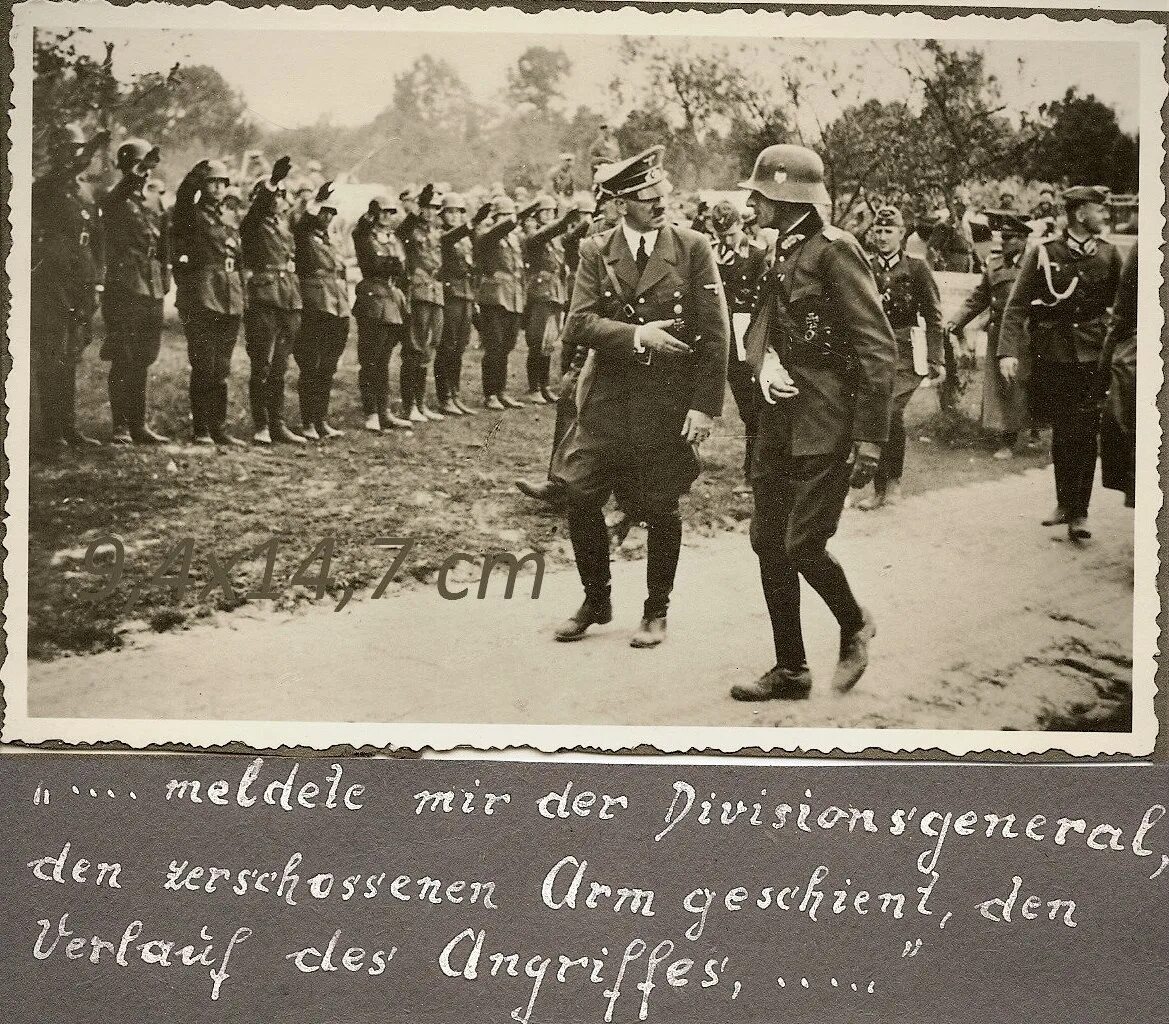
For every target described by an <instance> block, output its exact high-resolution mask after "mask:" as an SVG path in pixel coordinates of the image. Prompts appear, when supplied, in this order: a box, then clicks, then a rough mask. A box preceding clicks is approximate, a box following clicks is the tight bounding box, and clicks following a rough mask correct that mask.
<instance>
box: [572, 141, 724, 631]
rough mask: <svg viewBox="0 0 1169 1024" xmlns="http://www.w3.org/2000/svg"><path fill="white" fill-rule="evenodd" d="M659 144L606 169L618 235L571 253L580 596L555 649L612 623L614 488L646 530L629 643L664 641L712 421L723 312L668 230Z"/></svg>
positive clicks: (715, 290) (686, 237)
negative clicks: (578, 349)
mask: <svg viewBox="0 0 1169 1024" xmlns="http://www.w3.org/2000/svg"><path fill="white" fill-rule="evenodd" d="M663 148H664V147H662V146H654V147H653V148H652V149H649V150H647V151H645V152H644V153H639V154H638V155H637V156H634V157H631V158H630V159H628V160H626V161H623V162H621V163H619V164H616V165H613V166H612V167H610V168H609V172H608V173H607V174H606V176H605V178H604V180H602V181H600V182H599V184H600V186H601V188H602V189H604V191H605V193H606V194H607V195H608V196H611V197H612V198H613V201H614V205H615V206H616V209H617V211H618V213H619V214H620V217H621V221H620V225H619V226H618V227H616V228H614V229H612V230H610V231H607V232H604V233H602V234H600V235H595V236H592V237H590V238H586V239H585V240H584V241H582V242H581V245H580V266H579V267H578V269H577V275H576V283H575V285H574V288H573V294H572V307H571V310H570V312H569V317H568V324H567V326H566V333H567V334H568V336H569V337H570V338H572V339H573V341H574V343H576V344H579V345H583V346H585V347H587V348H588V349H590V350H591V351H590V353H589V357H588V361H587V362H586V364H585V367H584V369H583V370H582V372H581V379H580V382H579V385H578V396H579V397H578V408H579V415H578V418H577V421H576V423H575V424H574V425H573V427H572V429H571V430H570V431H569V433H568V435H567V436H566V437H565V439H564V440H563V441H562V442H561V444H560V447H559V448H558V449H557V453H556V472H557V474H558V476H559V478H560V480H561V481H562V483H563V486H564V491H565V496H566V500H567V504H568V525H569V534H570V536H571V538H572V547H573V553H574V555H575V557H576V566H577V571H578V572H579V573H580V579H581V583H582V584H583V586H584V592H585V599H584V603H583V604H582V605H581V606H580V608H579V609H578V610H577V611H576V613H575V614H574V615H572V616H571V617H570V618H569V619H568V620H567V621H566V622H564V623H563V624H562V625H561V626H559V627H558V628H557V630H556V634H555V635H556V639H557V640H561V641H569V640H579V639H580V638H581V637H583V636H584V635H585V632H586V630H588V628H589V627H590V626H592V625H594V624H602V623H606V622H609V621H610V620H611V619H612V617H613V611H612V604H611V600H610V573H609V534H608V530H607V528H606V525H605V517H604V514H603V509H604V506H605V503H606V501H607V500H608V498H609V495H610V494H612V493H613V492H614V491H615V490H616V491H619V493H620V497H621V501H622V506H623V508H624V510H625V511H626V512H627V513H628V514H629V515H630V516H632V517H633V518H634V520H636V521H640V522H644V523H645V524H646V528H647V530H648V534H649V541H648V546H649V550H648V557H647V561H646V588H647V591H648V595H647V598H646V601H645V604H644V606H643V611H642V618H641V624H640V626H639V628H638V629H637V631H636V632H635V633H634V634H633V636H632V638H631V639H630V645H631V646H633V647H638V648H647V647H655V646H657V645H658V644H660V643H661V642H662V640H664V639H665V636H666V613H667V610H668V607H669V601H670V594H671V591H672V590H673V586H674V577H675V573H676V571H677V567H678V555H679V551H680V548H681V543H682V521H681V518H680V516H679V515H678V500H679V498H681V496H682V495H683V494H685V493H686V492H687V491H688V490H689V489H690V486H691V484H693V482H694V480H695V479H696V478H697V477H698V473H699V465H698V456H697V453H696V449H697V446H698V445H700V444H701V443H702V442H703V441H704V440H705V439H706V438H707V437H709V436H710V432H711V428H712V424H713V420H714V418H715V417H717V416H718V415H719V414H720V413H721V412H722V404H723V395H724V392H725V391H726V366H727V347H728V334H729V327H728V320H727V308H726V302H725V301H724V299H723V291H722V285H721V284H720V282H719V278H718V269H717V267H716V265H715V261H714V254H713V252H712V251H711V248H710V243H709V242H708V241H707V240H706V238H704V237H703V236H702V235H700V234H698V233H697V232H694V231H690V230H689V229H687V228H679V227H674V226H673V225H671V224H669V223H668V222H667V220H666V203H665V198H666V196H668V195H669V194H670V192H671V191H672V186H671V184H670V182H669V180H668V179H667V178H666V175H665V171H664V169H663V168H662V166H661V154H662V151H663Z"/></svg>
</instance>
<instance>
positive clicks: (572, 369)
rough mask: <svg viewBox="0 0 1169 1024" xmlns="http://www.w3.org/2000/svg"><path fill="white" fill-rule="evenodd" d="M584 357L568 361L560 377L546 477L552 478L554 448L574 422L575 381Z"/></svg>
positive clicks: (554, 462)
mask: <svg viewBox="0 0 1169 1024" xmlns="http://www.w3.org/2000/svg"><path fill="white" fill-rule="evenodd" d="M583 365H584V359H583V358H582V359H580V360H578V361H576V362H575V363H570V364H569V366H568V368H567V369H566V370H565V371H564V375H563V376H562V377H561V378H560V397H559V398H557V399H556V423H555V424H554V425H553V427H552V455H551V456H550V457H549V459H548V479H549V480H554V479H555V478H556V477H555V473H554V472H553V468H552V467H553V466H555V465H556V449H557V448H559V447H560V442H561V441H563V440H564V435H565V434H567V433H568V431H569V429H570V428H571V427H572V425H573V424H574V423H575V422H576V382H577V380H578V379H579V378H580V371H581V367H582V366H583Z"/></svg>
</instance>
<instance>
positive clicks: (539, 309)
mask: <svg viewBox="0 0 1169 1024" xmlns="http://www.w3.org/2000/svg"><path fill="white" fill-rule="evenodd" d="M562 319H563V307H562V306H561V305H560V304H559V303H556V302H546V301H544V300H543V299H537V300H535V301H534V302H530V303H528V308H527V310H526V312H525V320H524V341H525V343H526V344H527V347H528V358H527V371H528V390H529V391H540V390H541V389H543V388H547V387H548V384H549V377H550V375H551V371H552V352H551V350H549V351H547V352H545V351H544V338H545V336H546V335H547V332H548V331H549V330H552V331H555V332H557V333H558V332H559V330H560V322H561V320H562ZM549 325H551V326H549Z"/></svg>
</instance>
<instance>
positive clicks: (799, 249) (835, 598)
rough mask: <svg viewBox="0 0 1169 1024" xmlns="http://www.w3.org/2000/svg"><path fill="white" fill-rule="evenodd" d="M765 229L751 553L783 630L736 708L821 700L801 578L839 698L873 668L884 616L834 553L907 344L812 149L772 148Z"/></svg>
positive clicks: (868, 474)
mask: <svg viewBox="0 0 1169 1024" xmlns="http://www.w3.org/2000/svg"><path fill="white" fill-rule="evenodd" d="M741 187H742V188H745V189H748V190H750V192H751V197H750V199H749V200H748V203H749V205H750V206H751V207H752V208H753V209H754V210H755V213H756V215H757V217H758V223H759V226H760V228H764V229H765V228H773V229H775V230H776V231H778V233H779V239H778V242H777V244H776V250H775V252H776V255H775V263H774V266H773V267H772V268H771V270H770V271H769V272H768V274H767V276H766V278H765V279H764V281H763V285H762V288H761V290H760V298H759V304H758V306H757V308H756V310H755V315H754V316H753V318H752V320H751V326H750V328H749V329H748V331H747V345H746V347H747V358H748V360H749V362H750V363H751V366H752V368H753V369H754V371H755V377H756V379H757V380H758V382H759V388H760V392H761V394H762V398H763V402H762V404H761V405H760V418H759V434H758V437H757V438H756V440H755V449H754V453H753V460H752V468H751V482H752V484H753V486H754V490H755V514H754V516H753V517H752V520H751V545H752V547H753V548H754V549H755V553H756V554H757V555H758V557H759V573H760V577H761V579H762V582H763V595H764V598H765V599H766V601H767V611H768V613H769V614H770V617H771V627H772V635H773V640H774V643H775V660H776V664H775V667H774V668H772V669H770V670H769V671H768V672H766V673H765V674H764V675H763V676H762V677H761V678H760V679H758V680H757V681H756V682H754V683H750V684H746V685H736V686H734V687H732V688H731V696H732V697H734V698H735V699H736V700H745V701H760V700H798V699H801V698H804V697H807V696H808V694H809V693H810V692H811V689H812V676H811V673H810V672H809V670H808V664H807V658H806V655H805V651H804V640H803V631H802V628H801V623H800V577H801V576H803V578H804V579H805V580H807V582H808V584H809V585H810V586H811V587H812V589H813V590H815V591H816V593H817V594H819V595H820V597H821V599H822V600H823V601H824V603H825V604H827V605H828V608H829V609H830V610H831V612H832V614H833V615H834V616H835V618H836V621H837V622H838V623H839V625H840V657H839V660H838V662H837V665H836V671H835V674H834V676H833V681H832V682H833V688H834V689H835V690H836V691H837V692H838V693H844V692H847V691H848V690H851V689H852V688H853V686H855V685H856V683H857V680H859V679H860V677H861V675H862V673H863V672H864V670H865V668H866V667H867V665H868V660H869V654H868V647H869V641H870V640H871V639H872V637H873V635H874V634H875V633H876V626H875V624H874V621H873V617H872V615H871V614H870V613H869V612H867V611H865V610H864V609H862V608H861V606H860V605H859V604H858V603H857V599H856V597H855V596H854V595H853V592H852V589H851V587H850V586H849V583H848V579H847V577H846V576H845V574H844V570H843V569H842V568H841V566H840V563H839V562H837V561H836V559H835V558H833V557H832V556H831V555H830V554H829V553H828V551H827V550H826V547H825V546H826V544H827V543H828V540H829V539H830V538H831V537H832V535H833V534H834V533H835V532H836V527H837V525H838V523H839V521H840V513H841V510H842V509H843V507H844V499H845V497H846V495H847V494H848V488H849V485H850V483H851V485H852V486H854V487H863V486H864V485H865V484H867V483H868V482H869V481H870V480H871V479H872V478H873V476H874V474H875V473H876V470H877V464H878V462H879V461H880V457H881V445H882V444H883V443H884V442H885V440H886V438H887V436H888V431H889V414H890V409H891V407H892V401H893V382H894V377H895V373H896V366H897V341H896V339H895V338H894V337H893V330H892V328H891V327H890V326H889V321H888V319H887V318H886V317H885V313H884V310H883V309H882V308H881V300H880V297H879V295H878V294H877V287H876V284H875V283H874V281H873V275H872V271H871V270H870V269H869V264H868V261H867V259H866V258H865V254H864V252H863V251H862V250H861V247H860V244H859V243H858V242H857V240H856V239H855V238H853V237H852V235H850V234H848V232H846V231H842V230H841V229H839V228H835V227H832V226H830V225H827V224H825V223H824V221H823V219H822V217H821V214H820V212H819V210H820V208H824V207H828V206H829V196H828V191H827V189H826V188H825V187H824V165H823V163H822V162H821V160H820V158H819V157H818V156H817V155H816V154H815V153H814V152H812V151H811V150H810V149H806V148H804V147H803V146H790V145H781V146H769V147H768V148H767V149H765V150H763V152H762V153H760V154H759V156H758V158H757V159H756V161H755V169H754V172H753V174H752V176H751V179H750V180H749V181H745V182H743V183H742V186H741Z"/></svg>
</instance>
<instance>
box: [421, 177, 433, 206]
mask: <svg viewBox="0 0 1169 1024" xmlns="http://www.w3.org/2000/svg"><path fill="white" fill-rule="evenodd" d="M433 198H434V184H433V183H432V182H427V183H426V184H425V185H423V186H422V191H421V192H419V193H418V205H419V206H420V207H422V206H429V205H430V201H431V200H432V199H433Z"/></svg>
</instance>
